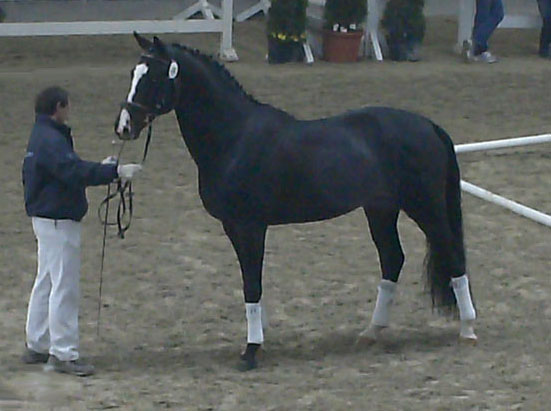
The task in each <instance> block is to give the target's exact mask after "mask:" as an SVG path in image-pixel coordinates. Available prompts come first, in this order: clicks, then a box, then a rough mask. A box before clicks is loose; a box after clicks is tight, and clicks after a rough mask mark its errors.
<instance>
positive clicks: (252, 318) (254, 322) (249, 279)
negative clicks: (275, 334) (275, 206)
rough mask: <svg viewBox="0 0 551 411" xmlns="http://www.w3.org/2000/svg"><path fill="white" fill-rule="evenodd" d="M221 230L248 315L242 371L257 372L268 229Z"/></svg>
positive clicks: (229, 225) (232, 225)
mask: <svg viewBox="0 0 551 411" xmlns="http://www.w3.org/2000/svg"><path fill="white" fill-rule="evenodd" d="M223 225H224V230H225V232H226V234H227V235H228V237H229V238H230V241H231V243H232V245H233V248H234V249H235V252H236V254H237V258H238V259H239V264H240V266H241V273H242V276H243V292H244V294H245V309H246V315H247V348H246V349H245V352H244V353H243V354H242V355H241V359H242V363H241V364H240V368H241V369H242V370H251V369H253V368H256V366H257V361H256V354H257V351H258V349H259V348H260V346H261V344H262V343H263V342H264V334H263V331H262V307H261V305H260V298H261V297H262V261H263V259H264V243H265V240H266V230H267V226H266V225H265V224H259V223H242V222H234V221H224V222H223Z"/></svg>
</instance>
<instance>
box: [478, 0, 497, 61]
mask: <svg viewBox="0 0 551 411" xmlns="http://www.w3.org/2000/svg"><path fill="white" fill-rule="evenodd" d="M503 17H504V11H503V3H502V1H501V0H476V15H475V20H474V27H473V53H474V55H475V56H479V55H481V54H482V53H484V52H487V51H488V40H489V39H490V36H491V35H492V33H493V32H494V30H495V29H496V27H497V26H498V25H499V23H500V22H501V20H503Z"/></svg>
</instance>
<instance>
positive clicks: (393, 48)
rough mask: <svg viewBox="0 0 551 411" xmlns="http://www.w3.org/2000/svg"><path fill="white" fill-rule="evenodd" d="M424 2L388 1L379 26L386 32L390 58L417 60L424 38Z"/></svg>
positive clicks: (410, 0) (421, 0) (407, 0)
mask: <svg viewBox="0 0 551 411" xmlns="http://www.w3.org/2000/svg"><path fill="white" fill-rule="evenodd" d="M424 5H425V1H424V0H389V2H388V3H387V5H386V8H385V11H384V13H383V18H382V20H381V25H382V26H383V28H384V30H385V31H386V40H387V44H388V49H389V52H390V58H391V59H392V60H396V61H405V60H409V61H417V60H419V55H418V52H419V47H420V46H421V42H422V41H423V37H424V36H425V16H424V15H423V7H424Z"/></svg>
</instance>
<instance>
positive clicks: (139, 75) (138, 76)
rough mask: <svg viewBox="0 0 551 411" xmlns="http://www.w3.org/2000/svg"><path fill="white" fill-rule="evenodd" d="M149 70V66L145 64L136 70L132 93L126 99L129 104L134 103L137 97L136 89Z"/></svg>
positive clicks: (131, 87)
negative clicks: (133, 100)
mask: <svg viewBox="0 0 551 411" xmlns="http://www.w3.org/2000/svg"><path fill="white" fill-rule="evenodd" d="M148 70H149V67H147V64H145V63H142V64H138V65H137V66H136V68H135V69H134V77H132V84H131V85H130V92H129V93H128V97H127V98H126V101H128V102H129V103H132V99H133V98H134V96H135V95H136V89H137V88H138V84H139V82H140V80H141V79H142V77H143V76H144V75H145V74H146V73H147V71H148Z"/></svg>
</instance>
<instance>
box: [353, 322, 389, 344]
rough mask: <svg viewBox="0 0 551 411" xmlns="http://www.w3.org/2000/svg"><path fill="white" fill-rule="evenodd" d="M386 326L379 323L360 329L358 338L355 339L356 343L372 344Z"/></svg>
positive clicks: (377, 339)
mask: <svg viewBox="0 0 551 411" xmlns="http://www.w3.org/2000/svg"><path fill="white" fill-rule="evenodd" d="M385 328H386V327H381V326H380V325H370V326H369V328H367V329H366V330H364V331H362V332H361V333H360V335H359V336H358V338H357V339H356V345H373V344H375V343H376V342H377V341H379V338H380V336H381V332H382V331H383V330H384V329H385Z"/></svg>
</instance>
